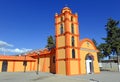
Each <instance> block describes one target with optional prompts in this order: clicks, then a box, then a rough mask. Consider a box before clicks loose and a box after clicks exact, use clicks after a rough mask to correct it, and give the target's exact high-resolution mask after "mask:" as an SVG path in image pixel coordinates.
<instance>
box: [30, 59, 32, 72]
mask: <svg viewBox="0 0 120 82" xmlns="http://www.w3.org/2000/svg"><path fill="white" fill-rule="evenodd" d="M31 70H32V61H30V71H31Z"/></svg>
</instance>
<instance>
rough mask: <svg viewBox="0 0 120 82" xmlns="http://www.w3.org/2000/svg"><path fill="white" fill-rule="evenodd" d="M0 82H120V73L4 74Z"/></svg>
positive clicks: (1, 75)
mask: <svg viewBox="0 0 120 82" xmlns="http://www.w3.org/2000/svg"><path fill="white" fill-rule="evenodd" d="M0 82H120V73H118V72H101V73H100V74H89V75H78V76H63V75H54V74H50V73H42V72H40V73H39V75H36V73H35V72H26V73H23V72H15V73H7V72H2V73H0Z"/></svg>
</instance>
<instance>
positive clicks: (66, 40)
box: [55, 7, 80, 75]
mask: <svg viewBox="0 0 120 82" xmlns="http://www.w3.org/2000/svg"><path fill="white" fill-rule="evenodd" d="M78 27H79V26H78V15H77V13H76V14H72V11H71V9H70V8H68V7H64V8H63V9H62V10H61V13H60V14H57V13H56V14H55V36H56V73H57V74H65V75H74V74H80V57H79V56H80V52H79V51H80V50H79V49H80V48H79V28H78Z"/></svg>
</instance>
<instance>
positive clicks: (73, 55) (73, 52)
mask: <svg viewBox="0 0 120 82" xmlns="http://www.w3.org/2000/svg"><path fill="white" fill-rule="evenodd" d="M72 58H75V50H74V49H72Z"/></svg>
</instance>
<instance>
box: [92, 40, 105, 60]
mask: <svg viewBox="0 0 120 82" xmlns="http://www.w3.org/2000/svg"><path fill="white" fill-rule="evenodd" d="M92 41H93V43H94V44H95V46H96V48H97V49H98V50H99V52H98V53H97V55H98V56H97V57H98V61H99V62H100V61H101V59H102V58H104V54H103V46H102V44H100V45H98V43H97V42H96V40H95V39H92Z"/></svg>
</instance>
